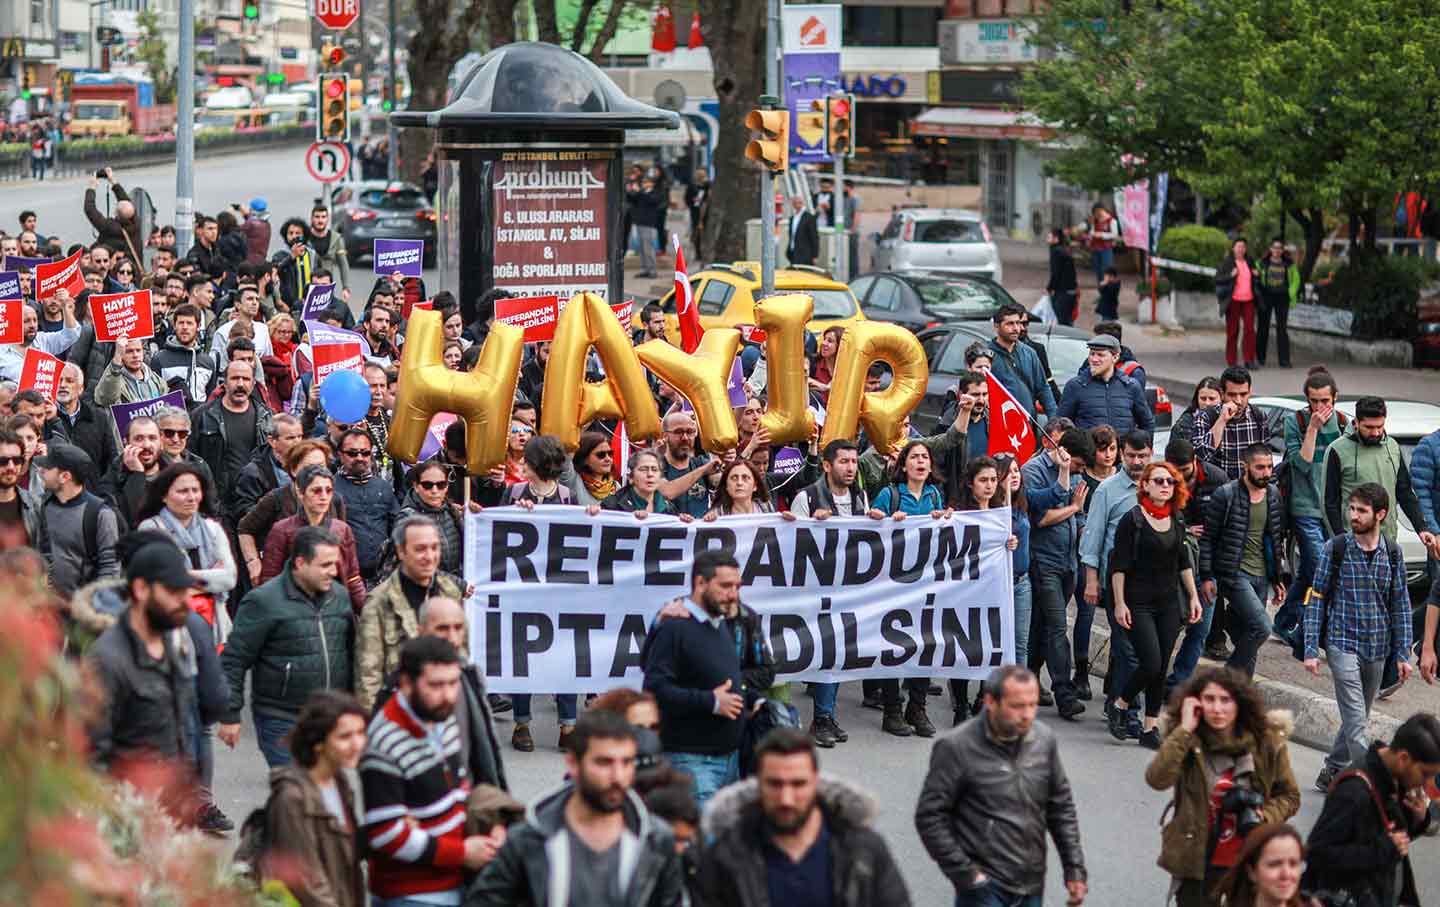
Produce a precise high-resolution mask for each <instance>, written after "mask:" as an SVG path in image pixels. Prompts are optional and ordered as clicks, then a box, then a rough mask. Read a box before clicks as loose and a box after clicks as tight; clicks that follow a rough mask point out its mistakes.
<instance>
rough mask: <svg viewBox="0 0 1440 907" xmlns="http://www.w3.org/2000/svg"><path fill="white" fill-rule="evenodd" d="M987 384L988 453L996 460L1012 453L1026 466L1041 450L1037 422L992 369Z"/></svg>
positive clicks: (987, 371) (986, 373)
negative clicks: (999, 456) (988, 416)
mask: <svg viewBox="0 0 1440 907" xmlns="http://www.w3.org/2000/svg"><path fill="white" fill-rule="evenodd" d="M985 383H986V385H988V386H989V388H990V439H989V440H990V443H989V447H988V448H987V449H986V451H985V452H986V453H987V454H989V455H990V456H992V457H993V456H995V455H997V454H1010V455H1012V456H1013V457H1015V459H1016V460H1017V461H1019V462H1020V463H1024V462H1025V461H1026V460H1029V459H1030V458H1031V457H1032V456H1034V455H1035V451H1036V450H1038V449H1039V448H1040V444H1039V442H1038V441H1037V440H1036V435H1035V419H1034V417H1033V416H1031V415H1030V413H1029V412H1028V411H1027V410H1026V409H1025V407H1024V405H1023V404H1021V402H1020V401H1019V400H1016V399H1015V395H1014V394H1012V393H1010V391H1009V389H1007V388H1006V387H1005V385H1003V384H1001V383H1000V382H999V381H998V380H996V378H995V375H994V374H993V373H992V372H990V370H989V369H986V371H985Z"/></svg>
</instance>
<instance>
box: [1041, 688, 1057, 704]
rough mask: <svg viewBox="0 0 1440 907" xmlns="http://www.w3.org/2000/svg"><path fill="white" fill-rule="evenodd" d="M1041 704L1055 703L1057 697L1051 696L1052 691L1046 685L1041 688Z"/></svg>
mask: <svg viewBox="0 0 1440 907" xmlns="http://www.w3.org/2000/svg"><path fill="white" fill-rule="evenodd" d="M1040 704H1041V705H1046V706H1049V705H1054V704H1055V697H1054V696H1051V695H1050V691H1049V690H1047V689H1045V688H1044V687H1041V688H1040Z"/></svg>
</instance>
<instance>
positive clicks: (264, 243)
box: [240, 214, 270, 265]
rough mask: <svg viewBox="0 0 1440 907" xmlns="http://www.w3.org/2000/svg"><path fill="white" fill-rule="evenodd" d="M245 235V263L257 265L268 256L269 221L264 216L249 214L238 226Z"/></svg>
mask: <svg viewBox="0 0 1440 907" xmlns="http://www.w3.org/2000/svg"><path fill="white" fill-rule="evenodd" d="M240 231H241V232H242V233H244V234H245V263H246V264H248V265H258V264H260V263H261V262H263V261H265V256H267V255H269V254H270V220H269V215H266V214H251V215H250V216H249V217H246V218H245V222H244V223H242V224H241V225H240Z"/></svg>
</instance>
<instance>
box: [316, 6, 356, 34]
mask: <svg viewBox="0 0 1440 907" xmlns="http://www.w3.org/2000/svg"><path fill="white" fill-rule="evenodd" d="M359 17H360V0H315V18H316V19H317V20H319V22H320V24H321V25H323V26H325V27H326V28H330V29H334V30H335V31H344V30H345V29H347V28H349V27H350V26H352V25H354V24H355V20H356V19H358V18H359Z"/></svg>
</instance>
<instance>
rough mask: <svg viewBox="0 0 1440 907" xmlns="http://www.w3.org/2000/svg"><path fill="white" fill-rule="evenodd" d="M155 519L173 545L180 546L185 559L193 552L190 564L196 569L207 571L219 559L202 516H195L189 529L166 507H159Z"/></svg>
mask: <svg viewBox="0 0 1440 907" xmlns="http://www.w3.org/2000/svg"><path fill="white" fill-rule="evenodd" d="M155 518H156V519H157V520H159V521H160V525H161V526H163V527H165V532H166V533H167V534H168V535H169V536H170V537H171V538H173V539H174V540H175V544H177V545H179V546H180V550H181V551H184V552H185V554H186V556H187V557H188V556H189V555H190V552H191V551H194V552H195V557H194V558H193V559H192V563H197V564H198V567H197V568H196V569H199V570H209V569H210V568H211V567H212V566H214V564H215V562H216V561H217V560H218V559H219V558H218V557H216V554H215V549H214V548H213V547H212V546H211V544H210V533H209V531H207V530H206V528H205V518H204V517H203V516H201V515H200V514H198V513H197V514H195V516H194V517H193V518H191V520H190V526H189V528H186V526H185V524H184V523H181V522H180V520H179V518H177V517H176V516H175V514H173V513H171V512H170V508H168V507H161V508H160V512H159V513H157V514H155Z"/></svg>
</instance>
